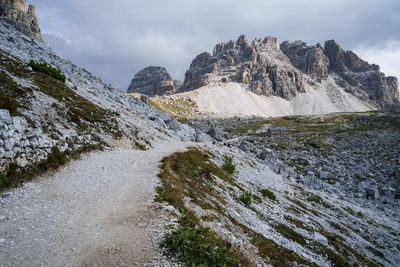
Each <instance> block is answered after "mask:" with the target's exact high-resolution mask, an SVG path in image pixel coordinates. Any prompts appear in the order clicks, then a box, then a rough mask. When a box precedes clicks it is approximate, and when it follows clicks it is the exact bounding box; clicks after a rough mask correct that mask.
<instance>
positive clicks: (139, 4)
mask: <svg viewBox="0 0 400 267" xmlns="http://www.w3.org/2000/svg"><path fill="white" fill-rule="evenodd" d="M27 3H28V4H34V5H36V12H37V17H38V19H39V24H40V27H41V30H42V34H43V36H44V39H45V40H46V42H47V43H48V44H50V46H51V47H52V48H53V49H54V50H55V51H57V52H58V53H59V54H60V55H62V56H63V57H64V58H66V59H70V60H71V61H72V62H74V63H76V64H78V65H80V66H82V67H85V68H86V69H88V70H90V71H92V72H94V73H95V74H97V75H98V76H100V77H101V78H103V79H104V80H105V81H106V82H108V83H111V84H112V85H114V86H116V87H118V88H120V89H122V90H126V89H127V87H128V85H129V83H130V81H131V79H132V78H133V76H134V75H135V73H136V72H138V71H139V70H141V69H143V68H144V67H146V66H150V65H152V66H164V67H166V68H167V70H168V71H169V72H170V74H171V75H172V76H173V78H174V79H179V80H183V78H184V73H185V71H186V70H187V69H188V67H189V65H190V63H191V61H192V59H194V57H195V56H196V55H197V54H199V53H201V52H203V51H208V52H212V49H213V47H214V45H215V44H216V43H219V42H223V41H225V42H226V41H229V40H236V39H237V37H238V36H239V35H240V34H245V35H247V36H248V38H249V39H250V40H252V39H254V38H256V37H257V38H261V37H265V36H275V37H277V38H278V39H279V41H280V42H283V41H285V40H289V41H295V40H303V41H306V42H307V43H309V44H316V43H318V42H320V43H321V44H323V43H324V42H325V40H329V39H335V40H336V41H337V42H338V43H339V44H340V45H341V46H342V47H343V48H344V49H350V50H353V51H355V52H356V53H357V54H359V55H360V56H361V58H363V59H365V60H367V61H368V62H370V63H377V64H379V65H381V68H382V71H383V72H385V73H386V74H387V75H394V76H397V77H399V76H400V0H379V1H377V0H286V1H282V0H268V1H267V0H241V1H236V0H145V1H144V0H111V1H110V0H57V1H54V0H28V1H27Z"/></svg>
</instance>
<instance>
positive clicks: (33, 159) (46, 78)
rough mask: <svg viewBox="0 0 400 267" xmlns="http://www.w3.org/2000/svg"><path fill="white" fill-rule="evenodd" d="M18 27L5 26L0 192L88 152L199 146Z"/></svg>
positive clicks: (187, 132)
mask: <svg viewBox="0 0 400 267" xmlns="http://www.w3.org/2000/svg"><path fill="white" fill-rule="evenodd" d="M7 3H9V1H7ZM13 3H14V2H13ZM15 26H17V27H15ZM19 26H21V25H20V24H19V22H16V24H15V23H14V22H12V23H9V21H8V20H7V21H2V23H0V80H1V82H0V96H1V98H0V136H1V139H0V171H1V176H0V177H1V178H0V190H2V189H4V188H7V187H10V186H15V185H17V184H19V183H21V182H23V181H25V180H26V179H30V178H32V177H33V176H34V174H35V173H38V172H41V171H44V170H47V169H49V168H50V169H51V168H52V167H57V166H58V165H60V164H64V163H65V162H66V161H67V160H68V159H69V158H72V157H76V156H77V155H79V153H82V152H85V151H88V150H91V149H99V148H102V147H103V148H104V147H114V146H124V147H133V148H138V149H146V148H149V147H151V142H153V141H154V140H159V139H170V138H177V139H184V140H191V139H194V134H195V132H194V130H193V129H191V128H190V127H188V126H186V125H182V124H180V123H179V122H177V121H176V120H175V119H173V118H172V117H171V116H169V115H167V114H164V113H162V112H160V111H159V110H157V109H155V108H153V107H151V106H148V105H146V104H145V103H143V102H141V101H140V100H138V99H134V98H131V97H129V96H127V95H126V94H125V93H123V92H121V91H119V90H118V89H116V88H113V87H112V86H111V85H108V84H105V83H104V82H103V81H102V80H101V79H100V78H98V77H96V76H95V75H93V74H92V73H90V72H88V71H87V70H85V69H83V68H80V67H78V66H76V65H75V64H73V63H71V62H70V61H67V60H64V59H62V58H60V57H59V56H58V55H57V54H56V53H54V52H53V51H52V50H51V48H49V46H48V45H46V44H45V43H44V42H43V41H42V40H40V39H38V38H36V37H31V36H27V35H26V30H27V29H25V30H22V31H20V28H19Z"/></svg>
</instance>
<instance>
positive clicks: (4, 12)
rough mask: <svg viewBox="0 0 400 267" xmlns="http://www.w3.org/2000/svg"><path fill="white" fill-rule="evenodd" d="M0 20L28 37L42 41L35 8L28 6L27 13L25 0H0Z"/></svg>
mask: <svg viewBox="0 0 400 267" xmlns="http://www.w3.org/2000/svg"><path fill="white" fill-rule="evenodd" d="M0 20H1V21H5V22H8V23H10V24H12V25H14V26H15V28H16V29H17V30H18V31H20V32H22V33H23V34H25V35H27V36H29V37H32V38H37V39H40V40H41V39H42V34H41V32H40V28H39V24H38V21H37V19H36V13H35V6H33V5H29V7H28V12H27V11H26V2H25V0H0Z"/></svg>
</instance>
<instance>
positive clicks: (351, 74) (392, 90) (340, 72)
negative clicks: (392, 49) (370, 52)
mask: <svg viewBox="0 0 400 267" xmlns="http://www.w3.org/2000/svg"><path fill="white" fill-rule="evenodd" d="M281 50H282V51H283V53H284V54H285V55H286V56H287V57H288V58H289V60H290V62H291V63H292V64H293V65H294V66H295V67H296V68H298V69H299V70H301V71H302V72H304V73H306V74H308V75H309V76H310V77H312V78H317V80H316V81H317V82H318V81H319V80H318V79H320V78H324V77H326V76H327V75H328V74H331V75H332V76H333V77H334V78H335V81H336V83H337V84H338V85H339V86H340V87H343V88H344V89H345V90H346V91H347V92H349V93H351V94H353V95H355V96H356V97H358V98H359V99H361V100H363V101H364V102H370V103H371V104H373V105H374V106H376V107H382V108H384V107H390V106H393V105H395V104H397V103H398V102H399V90H398V81H397V78H395V77H385V74H384V73H382V72H380V67H379V66H378V65H375V64H369V63H368V62H366V61H364V60H362V59H360V58H359V57H358V56H357V55H356V54H355V53H354V52H352V51H345V50H344V49H343V48H342V47H341V46H340V45H339V44H338V43H337V42H336V41H335V40H329V41H326V42H325V45H324V48H322V47H321V45H319V44H317V45H315V46H308V45H307V44H306V43H305V42H301V41H296V42H293V43H289V42H287V41H286V42H283V43H282V44H281Z"/></svg>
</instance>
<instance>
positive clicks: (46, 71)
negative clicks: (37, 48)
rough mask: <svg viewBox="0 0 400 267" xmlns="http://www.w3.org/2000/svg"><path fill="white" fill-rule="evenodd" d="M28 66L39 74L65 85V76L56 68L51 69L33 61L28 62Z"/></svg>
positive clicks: (44, 64)
mask: <svg viewBox="0 0 400 267" xmlns="http://www.w3.org/2000/svg"><path fill="white" fill-rule="evenodd" d="M29 66H30V67H31V68H32V69H33V70H34V71H37V72H41V73H43V74H46V75H49V76H51V77H53V78H54V79H56V80H59V81H62V82H63V83H65V80H66V78H65V76H64V75H63V74H62V73H61V71H59V70H58V69H56V68H53V67H52V66H50V65H47V64H46V63H37V62H34V61H32V60H31V61H30V62H29Z"/></svg>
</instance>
